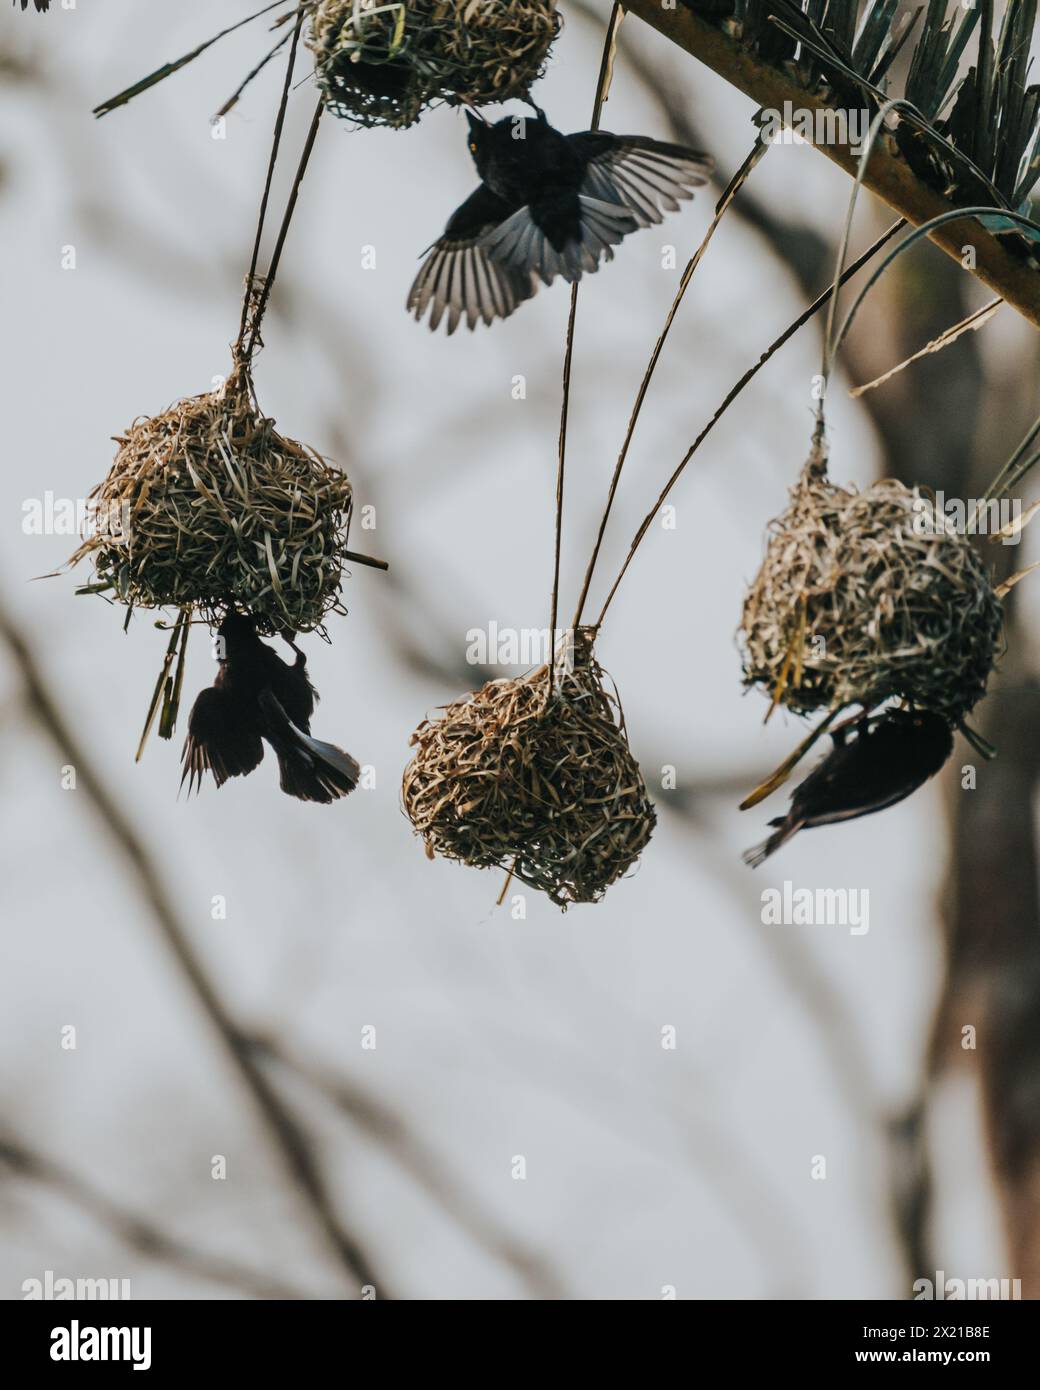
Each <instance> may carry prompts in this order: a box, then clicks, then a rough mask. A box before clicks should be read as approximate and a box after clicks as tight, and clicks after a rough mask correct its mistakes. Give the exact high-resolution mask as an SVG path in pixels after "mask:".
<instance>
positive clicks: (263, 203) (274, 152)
mask: <svg viewBox="0 0 1040 1390" xmlns="http://www.w3.org/2000/svg"><path fill="white" fill-rule="evenodd" d="M302 25H303V11H302V10H301V11H300V13H299V14H298V15H297V17H296V23H295V24H294V25H293V31H292V47H291V48H290V49H289V61H288V62H287V64H286V67H285V83H284V85H283V87H282V96H281V100H280V102H279V103H278V114H277V116H276V117H275V122H274V137H273V139H272V142H271V157H270V159H269V160H268V162H267V178H266V179H265V181H264V192H263V196H262V197H261V199H260V214H259V216H258V218H257V222H256V236H255V237H254V239H253V254H252V257H251V259H250V262H249V273H248V275H247V276H246V290H245V294H244V296H243V298H242V321H241V323H240V324H239V329H238V339H237V343H236V348H237V351H238V352H240V351H241V348H242V344H243V342H244V341H245V336H246V326H247V324H248V322H249V306H250V304H251V303H252V299H253V286H254V284H255V282H256V267H257V265H258V263H259V260H260V245H261V242H262V241H263V235H264V222H265V220H266V218H267V204H268V202H269V201H270V198H271V183H272V181H273V180H274V168H275V164H276V163H277V162H278V150H279V147H280V145H281V143H282V128H283V126H284V125H285V112H286V109H287V107H288V105H289V92H290V89H291V87H292V76H293V69H294V68H295V67H296V50H297V48H298V47H299V42H300V29H301V27H302ZM236 355H237V352H236Z"/></svg>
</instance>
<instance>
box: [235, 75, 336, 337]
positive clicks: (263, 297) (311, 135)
mask: <svg viewBox="0 0 1040 1390" xmlns="http://www.w3.org/2000/svg"><path fill="white" fill-rule="evenodd" d="M324 109H325V98H324V96H321V97H319V98H318V104H317V106H316V107H315V108H314V115H313V116H312V117H311V124H310V129H309V130H308V131H307V139H306V140H305V141H304V145H303V153H302V154H301V155H300V162H299V165H298V166H297V169H296V175H295V177H294V179H293V185H292V188H291V189H290V190H289V201H288V203H287V204H286V206H285V216H284V217H283V218H282V225H281V227H280V228H279V230H278V240H277V241H276V242H275V247H274V251H273V253H272V255H271V265H270V268H269V269H268V272H267V274H266V275H265V276H264V287H263V289H262V290H261V291H260V298H259V300H258V302H257V306H256V312H255V313H254V314H253V322H252V329H251V331H250V334H249V343H248V346H247V347H246V352H245V356H246V361H247V362H248V361H249V360H250V359H251V358H252V355H253V352H254V350H255V348H256V343H257V338H258V336H259V333H260V324H261V321H262V320H263V317H264V310H265V309H266V308H267V301H268V300H269V299H270V297H271V290H272V288H273V286H274V279H275V276H276V275H277V273H278V266H279V263H280V262H281V259H282V250H283V248H284V246H285V238H286V237H287V236H288V234H289V224H290V223H291V222H292V217H293V213H294V212H295V211H296V200H297V198H298V197H299V196H300V185H301V184H302V183H303V176H304V174H306V172H307V165H308V163H309V162H310V157H311V151H312V150H313V149H314V140H315V137H316V136H317V134H318V122H319V121H320V120H321V113H322V111H323V110H324Z"/></svg>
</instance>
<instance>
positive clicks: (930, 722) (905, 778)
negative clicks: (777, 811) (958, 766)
mask: <svg viewBox="0 0 1040 1390" xmlns="http://www.w3.org/2000/svg"><path fill="white" fill-rule="evenodd" d="M850 735H852V736H851V737H850ZM831 738H832V739H833V741H834V747H833V749H832V750H831V752H830V753H829V754H828V755H827V757H826V758H824V760H823V762H822V763H820V765H819V766H818V767H817V768H815V769H814V771H812V772H811V773H810V774H809V776H808V777H807V778H806V779H805V781H804V782H802V783H801V784H800V785H799V786H798V787H796V788H795V790H794V793H793V794H792V796H791V809H790V810H789V811H788V813H787V815H786V816H778V817H777V818H776V820H771V821H770V822H769V824H770V825H775V826H776V827H777V829H776V830H775V831H774V833H773V834H772V835H770V837H769V839H768V840H765V841H764V842H763V843H762V844H760V845H756V846H755V848H754V849H749V850H748V851H747V852H746V853H745V855H744V862H745V863H746V864H750V865H751V867H752V868H753V869H755V868H757V867H758V866H759V864H761V863H762V861H763V860H765V859H768V858H769V856H770V855H771V854H773V853H775V851H776V850H778V849H779V848H780V846H781V845H783V844H786V843H787V841H788V840H789V839H791V837H792V835H797V833H798V831H799V830H808V829H811V828H812V827H813V826H814V825H834V824H836V823H837V822H838V821H845V820H856V819H857V817H859V816H869V815H872V814H873V812H875V811H883V810H884V809H885V807H886V806H894V805H895V804H896V802H897V801H902V800H903V798H904V797H907V796H909V795H910V793H911V792H915V791H916V790H917V788H918V787H920V786H923V785H924V783H925V782H927V781H928V779H929V777H934V776H935V774H936V773H937V772H938V771H939V769H940V768H941V767H942V765H943V763H945V761H946V759H947V758H948V757H949V756H950V754H951V752H952V751H953V731H952V730H951V728H950V726H949V724H948V723H947V722H946V720H945V719H943V718H942V717H941V716H940V715H938V714H931V713H928V712H927V711H924V710H919V711H908V710H889V711H887V712H886V713H884V714H880V715H876V716H873V717H870V718H867V717H864V718H862V719H857V720H854V721H852V722H851V723H849V724H845V725H843V726H842V727H840V728H838V729H835V730H834V732H833V733H832V734H831Z"/></svg>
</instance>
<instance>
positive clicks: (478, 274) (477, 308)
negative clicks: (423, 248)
mask: <svg viewBox="0 0 1040 1390" xmlns="http://www.w3.org/2000/svg"><path fill="white" fill-rule="evenodd" d="M513 210H514V209H513V208H511V207H510V205H509V204H508V203H507V202H506V201H505V200H504V199H502V198H499V197H498V195H497V194H495V193H492V192H491V190H490V189H489V188H487V187H486V186H485V185H484V184H481V185H480V187H479V188H478V189H476V191H475V192H473V193H471V194H470V196H469V197H468V198H467V199H466V201H465V202H464V203H463V204H462V206H461V207H459V208H458V209H457V210H456V212H455V213H454V214H453V216H452V218H451V220H450V222H449V223H448V225H447V227H446V228H445V229H444V235H443V236H442V237H441V238H440V239H439V240H438V241H436V242H434V244H433V246H432V247H431V248H430V253H429V255H428V256H427V257H426V259H425V260H424V261H423V263H422V266H421V268H420V270H419V274H418V275H417V276H416V277H415V283H414V284H413V285H412V288H411V290H410V291H409V293H408V305H407V307H408V308H409V309H410V310H411V311H412V312H413V313H414V315H415V317H416V319H418V320H421V319H422V317H423V315H424V314H425V313H426V311H427V309H429V310H430V328H431V329H436V328H437V327H438V326H439V324H440V322H441V319H442V318H443V317H444V315H445V313H447V315H448V332H449V334H450V333H454V332H455V329H456V328H457V327H458V326H459V322H460V320H461V319H462V318H465V320H466V323H467V325H468V327H470V328H475V327H476V325H477V321H478V319H483V320H484V322H485V323H487V324H490V323H491V322H492V321H493V320H494V319H504V318H508V317H509V315H510V314H511V313H512V312H513V310H514V309H515V308H516V306H517V305H518V304H521V303H522V302H523V301H524V300H525V299H530V298H531V296H532V295H533V294H534V292H535V290H536V289H537V288H538V286H537V282H536V281H535V280H534V278H533V277H532V276H531V275H529V274H527V273H526V272H524V271H521V270H518V269H517V268H515V267H514V266H510V265H505V264H502V263H500V262H498V261H495V260H493V259H492V258H491V256H489V254H488V250H487V247H486V246H485V245H484V244H483V242H484V238H485V237H486V236H487V235H488V233H490V232H492V231H493V230H494V229H495V228H496V227H497V226H498V225H499V223H500V222H502V221H504V220H505V219H506V218H508V217H509V215H510V213H511V212H512V211H513Z"/></svg>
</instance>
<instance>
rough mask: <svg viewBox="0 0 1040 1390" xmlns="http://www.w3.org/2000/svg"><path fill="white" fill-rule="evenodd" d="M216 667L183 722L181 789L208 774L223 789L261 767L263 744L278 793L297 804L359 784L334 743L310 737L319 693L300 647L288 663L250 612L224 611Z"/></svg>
mask: <svg viewBox="0 0 1040 1390" xmlns="http://www.w3.org/2000/svg"><path fill="white" fill-rule="evenodd" d="M218 635H219V637H220V639H221V644H222V655H221V656H220V658H219V660H220V670H219V671H218V672H217V678H216V680H215V681H214V682H213V684H212V685H211V686H209V687H208V688H207V689H206V690H203V691H202V692H201V693H200V695H199V697H198V699H197V700H196V701H195V704H194V705H193V706H192V711H191V714H190V716H189V718H188V736H187V738H186V739H185V740H184V751H183V753H182V755H181V762H182V764H183V769H184V770H183V772H182V774H181V786H182V787H183V785H184V783H185V781H187V783H188V791H189V793H190V792H191V791H192V790H195V791H198V790H199V788H200V787H201V785H202V778H203V775H204V774H205V773H206V772H210V773H212V774H213V780H214V782H216V784H217V786H218V787H222V786H223V785H224V783H225V782H226V781H227V780H228V778H229V777H245V776H247V775H248V774H249V773H250V772H252V771H254V769H255V768H257V767H259V766H260V763H261V761H262V760H263V756H264V742H265V741H266V742H267V743H269V744H270V745H271V747H272V748H273V749H274V752H275V755H276V757H277V758H278V767H279V771H280V774H281V778H280V782H281V788H282V791H283V792H285V793H287V795H289V796H295V797H297V798H298V799H299V800H300V801H319V802H322V803H325V804H327V803H328V802H330V801H335V800H336V799H337V798H339V797H341V796H346V795H347V793H348V792H352V791H353V790H354V788H355V787H356V786H357V783H358V778H359V777H360V775H361V769H360V768H359V767H358V765H357V763H356V762H355V761H354V759H353V758H352V757H351V756H350V754H349V753H344V752H343V750H342V749H341V748H337V747H336V746H335V745H334V744H331V743H322V742H321V740H320V739H316V738H312V737H311V733H310V729H311V715H312V714H313V713H314V705H315V702H316V701H317V698H318V695H317V692H316V691H315V689H314V686H313V685H311V682H310V678H309V677H308V675H307V669H306V668H307V659H306V657H305V656H304V654H303V652H301V651H300V650H299V649H298V648H294V650H295V651H296V660H295V662H294V663H293V664H292V665H291V666H290V665H289V663H288V662H285V661H283V660H282V658H281V657H280V656H279V655H278V653H277V652H275V651H274V650H273V649H272V648H271V647H269V646H268V645H267V644H266V643H265V642H262V641H261V640H260V638H259V637H258V636H257V632H256V624H255V622H254V620H253V619H252V618H251V617H250V616H249V615H248V614H242V613H237V612H235V610H234V609H233V608H229V609H228V612H227V614H226V615H225V617H224V619H223V621H222V622H221V624H220V627H219V629H218Z"/></svg>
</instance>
